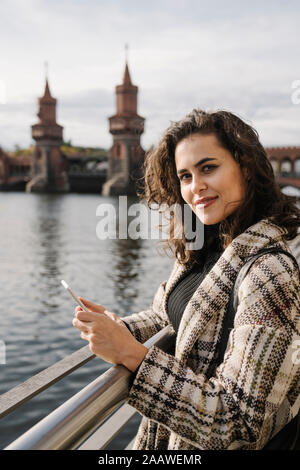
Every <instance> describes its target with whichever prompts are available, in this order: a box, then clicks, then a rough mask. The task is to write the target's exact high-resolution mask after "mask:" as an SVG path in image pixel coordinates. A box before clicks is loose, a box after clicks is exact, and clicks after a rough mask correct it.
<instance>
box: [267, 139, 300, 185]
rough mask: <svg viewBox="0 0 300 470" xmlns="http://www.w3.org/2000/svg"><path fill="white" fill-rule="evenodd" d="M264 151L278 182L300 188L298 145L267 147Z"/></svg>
mask: <svg viewBox="0 0 300 470" xmlns="http://www.w3.org/2000/svg"><path fill="white" fill-rule="evenodd" d="M266 152H267V155H268V157H269V160H270V162H271V165H272V167H273V170H274V174H275V176H276V179H277V181H278V183H279V184H280V185H281V186H288V185H291V186H296V187H298V188H300V147H299V146H297V147H267V148H266Z"/></svg>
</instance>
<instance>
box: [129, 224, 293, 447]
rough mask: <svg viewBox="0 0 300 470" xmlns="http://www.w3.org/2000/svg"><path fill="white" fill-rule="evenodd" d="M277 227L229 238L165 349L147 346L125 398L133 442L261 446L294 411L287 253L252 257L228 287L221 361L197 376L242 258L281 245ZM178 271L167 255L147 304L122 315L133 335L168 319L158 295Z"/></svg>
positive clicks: (163, 297) (258, 227)
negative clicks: (134, 428)
mask: <svg viewBox="0 0 300 470" xmlns="http://www.w3.org/2000/svg"><path fill="white" fill-rule="evenodd" d="M283 233H284V229H283V228H280V227H278V226H277V225H275V224H273V223H271V222H270V221H269V220H268V219H263V220H261V221H259V222H258V223H256V224H254V225H252V226H251V227H249V228H248V229H247V230H246V231H245V232H244V233H242V234H240V235H239V236H237V237H236V238H235V239H234V240H233V241H232V243H231V244H230V245H229V246H228V247H227V248H226V249H225V250H224V252H223V254H222V256H221V257H220V258H219V260H218V261H217V262H216V264H215V265H214V266H213V268H212V269H211V271H210V272H209V273H208V274H207V276H206V277H205V278H204V280H203V281H202V283H201V284H200V286H199V287H198V288H197V290H196V291H195V293H194V295H193V296H192V298H191V299H190V301H189V303H188V305H187V306H186V308H185V311H184V313H183V316H182V320H181V323H180V326H179V331H178V334H177V338H176V351H175V355H174V356H173V355H170V354H167V353H165V352H164V351H162V350H161V349H159V348H158V347H156V346H153V347H151V348H150V349H149V351H148V353H147V354H146V356H145V358H144V360H143V361H142V363H141V364H140V367H139V368H138V370H137V374H136V377H135V379H134V382H133V384H132V386H131V388H130V392H129V396H128V398H127V403H128V404H129V405H131V406H133V407H134V408H136V409H137V411H139V413H140V414H142V415H143V419H142V422H141V424H140V428H139V431H138V434H137V437H136V440H135V444H134V449H143V450H145V449H162V448H167V449H174V450H175V449H182V450H184V449H203V450H205V449H261V448H262V447H263V446H264V445H265V444H266V442H268V440H270V439H271V437H273V436H274V435H275V434H276V433H277V432H278V431H279V430H280V429H281V428H282V427H283V426H284V425H285V424H287V423H288V422H289V421H290V420H291V419H292V418H293V417H294V416H295V415H296V414H297V412H298V409H299V406H300V367H299V365H298V364H297V362H299V354H298V360H297V351H296V349H295V347H296V346H295V345H296V343H295V340H299V330H300V281H299V273H298V270H297V268H296V267H295V265H294V263H293V261H292V260H291V259H290V257H288V256H287V255H284V254H279V253H278V254H277V253H269V254H266V255H263V256H262V257H260V258H259V259H257V260H256V261H255V263H254V265H253V266H252V268H251V269H250V271H249V273H248V275H247V276H246V277H245V279H244V281H243V282H242V284H241V286H240V289H239V292H238V299H239V303H238V308H237V312H236V315H235V320H234V328H233V329H232V331H231V333H230V336H229V340H228V345H227V349H226V353H225V356H224V360H223V363H222V364H220V365H219V367H218V368H217V370H216V372H215V374H214V375H213V377H210V378H208V377H207V376H206V372H207V370H208V368H209V365H210V364H211V361H213V359H214V357H215V355H216V352H217V346H218V340H219V338H220V329H221V325H222V319H223V316H224V312H225V311H226V307H227V304H228V301H229V296H230V292H231V289H232V288H233V284H234V281H235V279H236V276H237V273H238V271H239V269H240V268H241V266H242V264H243V260H244V258H245V257H247V256H249V255H251V254H255V253H256V252H257V251H259V250H260V249H262V248H266V247H271V246H278V247H281V248H283V249H285V250H287V251H290V250H289V247H288V245H287V244H286V242H285V241H284V240H283ZM186 269H188V268H187V267H184V266H182V265H180V264H179V263H178V262H175V265H174V268H173V271H172V273H171V275H170V278H169V280H168V281H165V282H163V283H162V284H161V285H160V286H159V288H158V290H157V292H156V294H155V297H154V300H153V302H152V305H151V307H150V308H149V309H148V310H145V311H142V312H140V313H137V314H133V315H130V316H128V317H125V318H124V320H125V321H126V322H127V324H129V327H130V329H131V331H132V333H133V335H134V336H135V337H136V338H137V339H138V340H139V341H140V342H142V343H143V342H145V341H146V340H147V339H148V338H150V337H151V336H153V335H154V334H155V333H157V332H158V331H159V330H160V329H162V328H163V327H165V326H167V325H170V321H169V318H168V316H167V313H166V305H167V299H168V295H169V294H170V292H171V290H172V288H173V287H174V286H175V284H176V283H177V281H178V280H179V279H180V278H181V277H182V275H183V273H184V272H185V271H186ZM174 334H175V333H174Z"/></svg>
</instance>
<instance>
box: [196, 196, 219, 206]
mask: <svg viewBox="0 0 300 470" xmlns="http://www.w3.org/2000/svg"><path fill="white" fill-rule="evenodd" d="M217 197H218V196H216V197H203V198H201V199H197V201H196V202H195V205H196V206H197V205H198V204H206V203H207V202H209V201H214V200H215V199H217Z"/></svg>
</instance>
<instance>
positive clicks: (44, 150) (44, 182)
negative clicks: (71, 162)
mask: <svg viewBox="0 0 300 470" xmlns="http://www.w3.org/2000/svg"><path fill="white" fill-rule="evenodd" d="M38 108H39V109H38V113H37V116H38V118H39V122H38V123H37V124H34V125H33V126H31V129H32V138H33V139H34V140H35V142H36V146H35V149H34V153H33V156H32V173H31V180H30V181H29V183H28V184H27V186H26V191H28V192H30V191H33V192H60V191H67V190H68V181H67V175H66V166H67V164H66V161H65V159H64V157H63V156H62V152H61V149H60V146H61V144H62V141H63V127H62V126H60V125H59V124H57V122H56V99H55V98H53V97H52V96H51V93H50V88H49V83H48V79H47V77H46V84H45V90H44V95H43V96H42V97H41V98H38Z"/></svg>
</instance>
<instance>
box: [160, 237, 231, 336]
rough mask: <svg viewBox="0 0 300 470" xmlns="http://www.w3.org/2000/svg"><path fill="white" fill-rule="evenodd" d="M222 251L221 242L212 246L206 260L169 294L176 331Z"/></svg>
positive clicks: (169, 311)
mask: <svg viewBox="0 0 300 470" xmlns="http://www.w3.org/2000/svg"><path fill="white" fill-rule="evenodd" d="M222 252H223V250H222V249H221V248H220V246H219V244H214V247H212V249H211V250H210V251H209V253H208V254H207V255H206V258H205V260H204V262H203V263H202V264H195V265H194V267H193V268H192V269H191V270H190V271H188V272H187V274H186V275H185V276H184V277H183V278H181V279H180V281H179V282H178V284H176V285H175V287H174V288H173V290H172V292H171V293H170V294H169V297H168V302H167V313H168V317H169V319H170V322H171V323H172V325H173V328H174V330H175V331H176V333H177V332H178V328H179V323H180V321H181V317H182V314H183V312H184V310H185V308H186V306H187V304H188V302H189V300H190V299H191V297H192V296H193V294H194V292H195V291H196V289H197V288H198V287H199V285H200V284H201V282H202V281H203V279H204V278H205V276H206V275H207V274H208V273H209V271H210V270H211V269H212V268H213V266H214V264H215V263H216V262H217V261H218V259H219V258H220V256H221V254H222Z"/></svg>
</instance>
